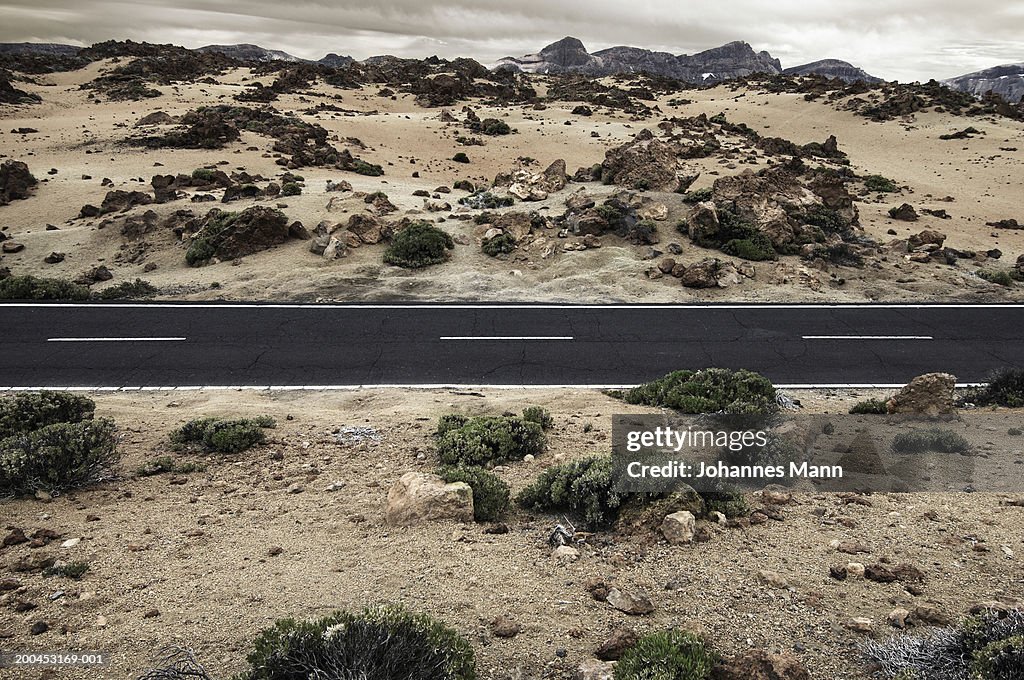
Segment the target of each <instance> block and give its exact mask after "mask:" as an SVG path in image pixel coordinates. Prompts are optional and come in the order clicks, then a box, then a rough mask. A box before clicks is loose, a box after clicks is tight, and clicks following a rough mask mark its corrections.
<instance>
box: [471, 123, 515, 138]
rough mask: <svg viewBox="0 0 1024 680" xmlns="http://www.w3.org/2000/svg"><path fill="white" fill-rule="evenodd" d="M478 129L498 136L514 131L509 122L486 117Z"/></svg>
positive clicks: (486, 133)
mask: <svg viewBox="0 0 1024 680" xmlns="http://www.w3.org/2000/svg"><path fill="white" fill-rule="evenodd" d="M478 131H479V132H482V133H483V134H485V135H491V136H492V137H496V136H499V135H507V134H510V133H511V132H512V128H510V127H509V126H508V123H506V122H505V121H503V120H498V119H497V118H484V119H483V120H482V121H480V125H479V130H478Z"/></svg>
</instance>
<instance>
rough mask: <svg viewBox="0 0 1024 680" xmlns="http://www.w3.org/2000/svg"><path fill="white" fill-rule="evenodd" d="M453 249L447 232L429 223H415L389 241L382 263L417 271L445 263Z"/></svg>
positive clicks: (453, 244) (452, 243)
mask: <svg viewBox="0 0 1024 680" xmlns="http://www.w3.org/2000/svg"><path fill="white" fill-rule="evenodd" d="M454 248H455V242H454V241H453V240H452V237H451V236H450V235H449V234H448V233H447V232H445V231H442V230H441V229H438V228H437V227H435V226H434V225H432V224H430V223H429V222H416V223H415V224H411V225H409V226H408V227H406V228H405V229H403V230H402V231H400V232H398V233H397V234H395V236H394V238H392V239H391V244H390V245H389V246H388V248H387V250H385V251H384V263H385V264H391V265H395V266H396V267H404V268H406V269H419V268H421V267H428V266H430V265H432V264H440V263H442V262H444V261H446V260H447V259H448V251H449V250H453V249H454Z"/></svg>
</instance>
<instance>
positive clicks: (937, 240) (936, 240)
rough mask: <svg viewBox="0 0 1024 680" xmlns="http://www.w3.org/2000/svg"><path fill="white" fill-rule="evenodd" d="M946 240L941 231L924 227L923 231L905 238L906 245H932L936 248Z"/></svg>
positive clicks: (916, 246) (912, 246) (914, 246)
mask: <svg viewBox="0 0 1024 680" xmlns="http://www.w3.org/2000/svg"><path fill="white" fill-rule="evenodd" d="M945 242H946V235H945V234H943V233H942V232H941V231H935V230H934V229H925V230H924V231H922V232H920V233H918V234H914V235H913V236H911V237H910V238H909V239H907V245H909V246H910V247H911V248H921V247H922V246H927V245H934V246H935V247H936V248H941V247H942V244H943V243H945Z"/></svg>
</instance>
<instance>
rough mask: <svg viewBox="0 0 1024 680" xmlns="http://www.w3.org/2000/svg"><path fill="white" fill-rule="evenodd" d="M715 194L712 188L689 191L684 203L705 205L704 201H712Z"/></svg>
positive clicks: (685, 195) (684, 196)
mask: <svg viewBox="0 0 1024 680" xmlns="http://www.w3.org/2000/svg"><path fill="white" fill-rule="evenodd" d="M713 193H714V192H713V191H712V189H711V187H706V188H704V189H695V190H694V191H687V192H686V193H685V194H683V203H703V202H704V201H710V200H711V196H712V195H713Z"/></svg>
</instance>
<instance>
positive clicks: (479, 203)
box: [459, 191, 516, 224]
mask: <svg viewBox="0 0 1024 680" xmlns="http://www.w3.org/2000/svg"><path fill="white" fill-rule="evenodd" d="M515 202H516V200H515V199H514V198H512V197H511V196H498V195H497V194H493V193H491V192H490V191H480V192H477V193H475V194H473V195H472V196H463V197H462V198H460V199H459V203H460V204H461V205H464V206H466V207H467V208H472V209H473V210H495V209H497V208H507V207H509V206H511V205H514V204H515ZM484 217H485V215H477V216H476V218H474V220H473V221H474V222H476V223H477V224H484V222H480V221H477V220H478V219H483V218H484ZM487 217H488V219H493V217H494V216H493V215H487Z"/></svg>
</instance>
